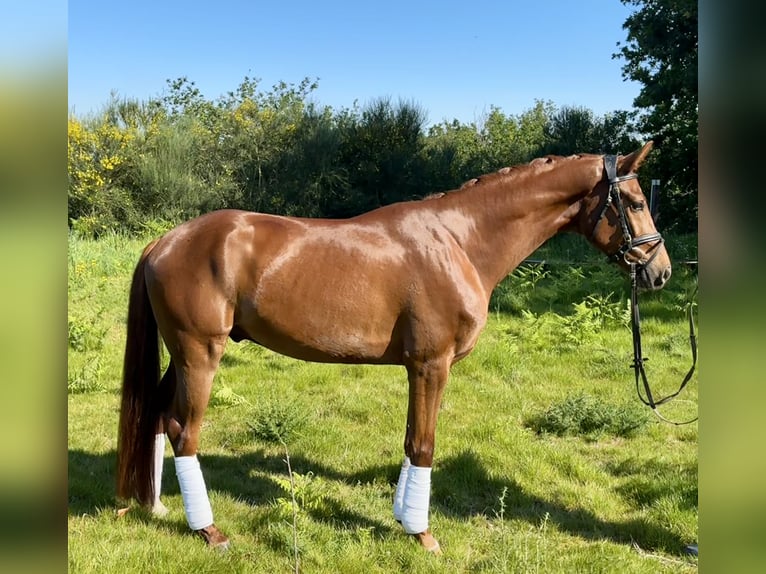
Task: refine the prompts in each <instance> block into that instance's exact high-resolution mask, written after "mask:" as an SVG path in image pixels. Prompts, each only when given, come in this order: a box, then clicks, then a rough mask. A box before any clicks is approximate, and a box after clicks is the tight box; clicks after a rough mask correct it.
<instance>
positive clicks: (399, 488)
mask: <svg viewBox="0 0 766 574" xmlns="http://www.w3.org/2000/svg"><path fill="white" fill-rule="evenodd" d="M409 468H410V457H408V456H405V457H404V462H403V463H402V470H400V471H399V482H397V483H396V492H395V493H394V518H395V519H396V520H398V521H399V522H401V521H402V510H403V508H404V491H405V490H406V489H407V471H408V470H409Z"/></svg>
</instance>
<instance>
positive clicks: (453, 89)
mask: <svg viewBox="0 0 766 574" xmlns="http://www.w3.org/2000/svg"><path fill="white" fill-rule="evenodd" d="M629 13H630V11H629V9H628V8H627V7H625V6H624V5H623V4H622V3H621V2H620V1H619V0H580V1H579V2H574V1H572V0H568V1H563V0H548V1H546V2H539V1H536V0H526V1H518V0H494V1H487V0H461V1H459V2H458V1H454V2H453V1H450V0H442V1H440V2H438V1H432V0H427V1H417V0H410V1H401V0H386V1H379V2H365V1H364V0H354V1H345V0H343V1H341V0H336V1H332V0H329V1H325V2H322V1H317V0H313V1H304V0H277V1H274V0H272V1H270V2H262V1H260V0H255V1H250V2H245V1H230V0H219V1H217V2H210V1H208V2H196V1H189V0H187V1H185V2H177V1H175V0H173V1H164V0H154V1H151V2H149V1H146V0H131V1H130V2H103V1H95V0H94V1H85V0H71V1H70V2H69V14H68V22H69V23H68V54H69V63H68V75H69V87H68V91H69V110H70V112H74V113H75V114H77V115H85V114H89V113H91V112H94V111H97V110H98V109H100V108H101V107H102V106H103V105H104V104H105V103H106V102H107V101H108V100H109V96H110V93H111V92H112V91H114V92H116V93H117V94H118V96H120V97H130V98H137V99H142V100H145V99H148V98H150V97H153V96H157V95H160V94H161V93H162V92H163V91H164V90H165V87H166V80H167V79H174V78H178V77H181V76H186V77H188V78H189V79H190V80H192V81H194V82H195V84H196V86H197V87H198V88H199V89H200V90H201V91H202V93H203V94H204V95H205V96H206V97H207V98H210V99H216V98H217V97H218V96H221V95H223V94H225V93H226V92H228V91H230V90H234V89H235V88H236V87H237V86H238V85H239V83H240V82H241V81H242V80H243V78H244V77H245V76H250V77H255V78H260V79H261V88H263V89H264V90H267V89H268V88H270V87H271V86H272V85H274V84H275V83H277V82H279V81H285V82H288V83H298V82H300V80H301V79H303V78H304V77H310V78H318V79H319V89H318V90H316V91H315V92H314V93H313V95H312V100H314V101H316V102H317V103H319V104H322V105H329V106H332V107H333V108H336V109H338V108H342V107H350V106H352V105H353V104H354V102H355V101H357V102H358V103H359V104H360V105H365V104H366V103H367V102H369V101H371V100H374V99H376V98H381V97H390V98H392V99H393V100H394V101H396V100H399V99H404V100H408V101H412V102H415V103H417V104H418V105H420V106H421V107H422V108H423V109H424V110H425V111H426V113H427V115H428V119H429V123H437V122H439V121H441V120H444V119H447V120H452V119H458V120H460V121H461V122H464V123H467V122H471V121H480V120H481V118H482V117H483V115H485V114H486V113H487V112H488V111H489V110H490V107H491V106H496V107H498V108H500V109H501V110H503V112H505V113H506V114H520V113H522V112H523V111H525V110H528V109H530V108H531V107H532V106H533V105H534V103H535V100H546V101H552V102H553V103H554V104H555V105H556V106H559V107H561V106H570V105H572V106H584V107H587V108H589V109H591V110H593V112H595V113H596V114H598V115H602V114H604V113H607V112H610V111H614V110H618V109H631V108H632V107H633V99H634V98H635V97H636V96H637V95H638V92H639V89H640V85H639V84H636V83H633V82H626V81H624V80H623V78H622V72H621V66H622V64H623V62H622V60H616V59H613V58H612V54H613V53H614V52H616V51H617V42H624V41H625V39H626V32H625V30H623V29H622V25H623V23H624V22H625V19H626V17H627V16H628V15H629Z"/></svg>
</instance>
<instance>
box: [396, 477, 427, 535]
mask: <svg viewBox="0 0 766 574" xmlns="http://www.w3.org/2000/svg"><path fill="white" fill-rule="evenodd" d="M430 498H431V468H430V467H424V466H415V465H411V466H410V468H409V469H408V470H407V488H405V490H404V501H403V505H402V506H403V508H402V526H404V531H405V532H406V533H407V534H419V533H421V532H425V531H426V530H428V505H429V502H430Z"/></svg>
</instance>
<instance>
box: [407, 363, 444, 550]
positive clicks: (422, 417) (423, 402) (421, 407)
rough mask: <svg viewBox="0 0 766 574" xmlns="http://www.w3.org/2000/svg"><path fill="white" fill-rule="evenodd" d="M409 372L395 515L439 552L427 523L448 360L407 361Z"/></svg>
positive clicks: (412, 532)
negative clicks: (440, 408) (437, 430)
mask: <svg viewBox="0 0 766 574" xmlns="http://www.w3.org/2000/svg"><path fill="white" fill-rule="evenodd" d="M407 374H408V377H409V407H408V410H407V433H406V435H405V439H404V453H405V459H404V463H403V464H402V469H401V472H400V475H399V482H398V484H397V487H396V494H395V496H394V517H395V518H396V519H397V520H398V521H399V522H401V524H402V526H403V527H404V531H405V532H407V534H411V535H413V536H415V537H416V538H417V539H418V541H419V542H420V544H421V545H422V546H423V547H424V548H425V549H426V550H428V551H430V552H434V553H437V554H438V553H440V552H441V550H440V548H439V543H438V542H437V540H436V539H435V538H434V537H433V535H432V534H431V531H430V529H429V527H428V513H429V503H430V498H431V467H432V464H433V458H434V438H435V433H436V419H437V416H438V414H439V406H440V404H441V398H442V394H443V392H444V387H445V386H446V384H447V377H448V375H449V362H448V361H447V360H443V359H439V360H435V359H430V360H426V361H416V362H413V363H411V364H408V365H407Z"/></svg>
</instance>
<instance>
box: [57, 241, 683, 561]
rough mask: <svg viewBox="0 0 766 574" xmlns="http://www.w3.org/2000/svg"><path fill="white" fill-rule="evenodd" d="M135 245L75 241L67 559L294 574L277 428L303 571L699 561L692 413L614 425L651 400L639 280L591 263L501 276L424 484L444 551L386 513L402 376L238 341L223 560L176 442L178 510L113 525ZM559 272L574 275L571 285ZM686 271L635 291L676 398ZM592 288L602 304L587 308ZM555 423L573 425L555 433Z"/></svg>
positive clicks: (210, 447) (221, 431) (211, 474)
mask: <svg viewBox="0 0 766 574" xmlns="http://www.w3.org/2000/svg"><path fill="white" fill-rule="evenodd" d="M143 244H144V242H143V241H139V240H134V239H126V238H122V237H119V236H115V237H107V238H104V239H101V240H99V241H97V242H94V241H84V240H81V239H77V238H75V237H73V238H71V239H70V245H69V324H70V328H69V342H70V347H69V376H68V383H69V395H68V397H69V398H68V412H69V419H68V438H69V465H68V467H69V568H70V571H72V572H142V573H144V572H171V571H177V572H192V571H193V572H269V573H271V572H291V571H293V570H294V560H293V538H292V536H293V534H292V526H291V522H292V517H291V516H288V515H287V514H286V513H285V504H286V502H285V501H286V500H288V499H289V498H290V496H289V493H288V492H287V490H286V487H285V485H286V482H285V481H286V479H287V478H288V472H287V465H286V464H285V448H284V446H283V445H281V444H279V442H278V440H276V439H278V437H280V436H283V437H285V440H286V444H287V448H288V449H289V455H290V460H291V466H292V470H293V472H294V473H296V475H297V476H298V477H299V480H302V481H303V482H300V483H299V484H298V488H299V490H300V492H299V494H302V495H303V496H302V497H299V501H300V503H301V505H300V510H299V512H298V516H297V523H296V527H297V533H298V547H299V552H300V566H301V570H302V571H303V572H307V573H308V572H328V573H330V572H332V573H335V572H344V573H345V572H360V573H361V572H364V573H367V572H399V571H411V572H450V573H452V572H545V573H554V572H646V573H655V572H687V571H694V570H696V569H697V562H696V559H692V558H688V557H686V556H684V555H683V553H682V548H683V546H684V545H685V544H688V543H692V542H696V541H697V532H698V531H697V497H698V495H697V436H698V435H697V424H696V423H695V424H692V425H688V426H682V427H676V426H671V425H667V424H664V423H662V422H660V421H659V420H658V419H656V418H655V417H651V416H650V418H648V419H646V420H645V421H644V422H643V423H642V424H640V425H639V426H638V427H637V428H636V429H634V430H633V431H632V432H621V431H619V429H620V428H621V427H620V425H619V424H617V425H616V426H615V425H614V424H612V423H615V421H617V423H619V422H620V421H622V422H623V423H625V421H626V420H627V421H628V422H630V421H631V420H632V419H631V417H632V416H634V415H635V413H636V412H641V411H640V408H641V405H640V403H639V402H638V399H637V398H636V397H635V389H634V384H633V373H632V370H631V369H630V367H629V364H630V359H631V340H630V332H629V330H628V329H627V328H625V326H624V325H623V324H621V323H620V317H619V313H618V312H617V311H619V310H620V309H621V307H622V305H623V301H624V299H623V297H624V295H625V291H624V290H623V286H622V283H626V282H627V280H626V279H625V278H624V277H622V276H621V275H619V274H617V273H613V272H612V270H611V269H610V268H606V269H603V268H602V267H598V266H595V267H590V266H587V267H583V268H582V270H581V271H582V272H581V273H580V275H582V278H581V279H580V280H574V279H573V278H572V277H573V275H571V274H572V271H566V270H557V269H552V270H551V273H550V275H549V276H548V277H546V278H543V279H540V280H539V281H537V283H536V284H535V285H534V286H530V285H526V286H522V285H519V282H521V281H522V280H524V278H523V277H520V276H519V275H518V274H514V276H512V277H511V278H509V279H508V280H507V282H506V284H504V286H503V288H505V289H506V292H507V293H508V294H510V295H508V297H510V296H511V295H512V296H513V297H516V298H517V299H516V300H515V302H511V303H508V304H506V303H502V302H501V303H500V304H498V303H497V302H496V308H493V312H492V313H491V315H490V319H489V322H488V325H487V328H486V330H485V331H484V333H483V334H482V337H481V339H480V341H479V343H478V345H477V347H476V349H475V351H474V352H473V353H472V354H471V355H470V356H469V357H468V358H466V359H465V360H463V361H462V362H460V363H458V364H457V365H455V367H454V368H453V371H452V376H451V379H450V382H449V384H448V386H447V390H446V392H445V396H444V400H443V404H442V410H441V415H440V418H439V424H438V429H437V439H436V456H435V461H434V473H433V483H432V496H431V518H430V521H431V527H432V529H433V531H434V533H435V535H436V536H437V538H438V539H439V541H440V542H441V545H442V548H443V551H444V554H443V555H442V556H440V557H436V556H431V555H428V554H426V553H425V552H423V551H422V550H421V549H420V548H419V547H418V546H417V545H416V543H415V542H414V541H413V540H412V539H410V538H409V537H407V536H406V535H404V533H403V531H402V529H401V527H400V526H399V525H398V524H397V523H396V522H395V521H394V519H393V516H392V514H391V500H392V497H393V492H394V488H395V481H396V480H397V477H398V473H399V465H400V463H401V458H402V456H403V453H402V443H403V438H404V423H405V417H406V409H407V404H406V397H407V384H406V376H405V372H404V369H403V368H401V367H376V366H358V365H354V366H346V365H322V364H311V363H304V362H300V361H295V360H292V359H288V358H285V357H282V356H279V355H276V354H274V353H272V352H271V351H268V350H266V349H263V348H260V347H257V346H255V345H253V344H250V343H245V342H243V343H239V344H237V343H233V342H230V343H229V346H228V348H227V351H226V355H225V357H224V360H223V361H222V364H221V368H220V369H219V372H218V374H217V375H216V380H215V385H214V394H213V397H212V400H211V406H210V408H209V409H208V412H207V416H206V420H205V423H204V426H203V433H202V440H201V447H200V460H201V463H202V467H203V472H204V475H205V479H206V482H207V485H208V488H209V490H210V498H211V502H212V505H213V511H214V513H215V519H216V523H217V524H218V526H219V527H220V528H221V529H222V530H223V531H224V532H225V533H227V534H228V535H229V536H230V537H231V540H232V547H231V549H230V551H229V552H227V553H225V554H222V553H219V552H215V551H211V550H210V549H208V548H206V547H205V546H204V544H203V543H202V541H201V540H199V539H197V538H195V537H193V536H192V535H191V534H190V533H189V531H188V528H187V526H186V522H185V518H184V515H183V508H182V502H181V496H180V493H179V490H178V484H177V482H176V479H175V475H174V472H173V464H172V459H171V451H170V449H169V448H168V449H167V450H166V462H165V471H164V477H163V500H164V502H165V504H166V505H167V506H168V508H169V509H170V513H169V515H168V516H167V517H165V518H163V519H157V518H153V517H151V516H149V515H148V514H147V513H145V512H144V511H142V510H141V509H138V508H134V509H133V510H131V511H130V512H129V513H128V514H127V515H125V516H124V517H122V518H117V517H116V509H117V506H116V503H115V500H114V467H115V448H116V429H117V417H118V405H119V395H118V393H119V387H120V376H121V369H122V364H121V362H122V350H123V345H124V324H125V316H126V310H127V292H128V284H129V279H130V274H131V272H132V268H133V265H134V263H135V261H136V259H137V257H138V255H139V253H140V251H141V248H142V247H143ZM594 265H596V264H594ZM563 273H570V275H569V276H568V278H567V280H566V281H565V280H563V279H562V274H563ZM674 273H675V277H674V279H672V280H671V285H670V286H669V287H668V288H667V289H666V290H665V292H663V293H659V294H653V295H647V296H646V297H643V296H642V311H643V317H644V351H645V355H647V356H648V357H650V361H649V362H648V363H647V371H648V374H649V377H650V380H651V381H652V383H653V385H655V386H656V393H657V394H660V393H667V392H670V391H673V390H675V386H676V385H677V384H678V383H679V382H680V380H681V378H682V377H683V375H684V374H685V372H686V370H687V369H688V366H689V354H688V345H687V343H686V337H687V335H686V329H687V327H686V322H685V319H684V316H683V313H682V310H681V309H680V306H681V305H680V304H679V303H678V302H679V301H681V299H683V297H682V296H683V294H684V293H686V291H688V289H689V286H690V285H691V284H692V282H693V281H694V280H695V277H694V275H693V274H691V273H689V274H685V273H684V272H682V271H681V270H679V269H678V268H677V269H676V271H674ZM575 275H576V274H575ZM526 280H527V283H529V277H527V278H526ZM673 282H675V284H674V283H673ZM610 292H612V293H613V295H612V299H610V300H609V301H606V296H607V294H609V293H610ZM583 293H584V294H585V295H597V296H599V297H601V300H600V301H601V302H600V303H599V302H595V303H594V302H593V300H591V302H590V303H588V304H586V305H585V310H584V311H583V310H582V309H583V306H582V301H583V300H584V296H583V297H581V296H580V295H581V294H583ZM522 301H523V303H524V306H523V307H519V306H518V305H519V304H520V303H521V302H522ZM577 304H579V305H580V309H581V311H580V312H579V313H580V315H581V316H578V311H577V308H576V307H575V305H577ZM610 305H616V307H614V308H613V309H612V310H613V311H615V313H613V314H610V312H609V309H610ZM674 306H675V307H674ZM594 308H598V309H600V314H597V316H595V318H594V314H593V312H591V311H589V310H592V309H594ZM522 311H524V314H522ZM567 334H568V335H569V336H568V337H567V336H566V335H567ZM578 337H579V338H578ZM75 383H76V384H75ZM578 401H579V402H578ZM696 405H697V384H696V378H695V380H694V381H693V382H692V383H691V384H690V386H689V387H688V392H685V393H684V395H683V397H682V401H681V402H678V403H675V404H672V403H671V405H668V408H667V409H666V411H664V412H665V413H666V414H667V415H668V416H671V417H676V418H684V417H685V416H686V415H688V414H696ZM636 409H638V411H636ZM626 413H627V414H626ZM644 414H645V413H644ZM586 415H587V416H586ZM635 416H639V417H640V416H641V415H635ZM588 417H590V418H588ZM620 417H623V418H622V419H621V418H620ZM583 420H585V421H586V424H585V426H584V427H583V428H580V427H579V426H578V425H579V424H581V423H582V421H583ZM541 421H542V422H546V421H547V422H549V423H553V422H557V421H558V423H560V424H562V425H563V426H564V427H565V428H566V431H565V432H561V433H558V432H550V431H546V430H545V429H544V428H542V426H540V424H539V423H540V422H541ZM562 421H564V423H566V424H564V423H562ZM594 421H595V422H594ZM605 421H606V423H609V424H605ZM610 421H611V423H610Z"/></svg>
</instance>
